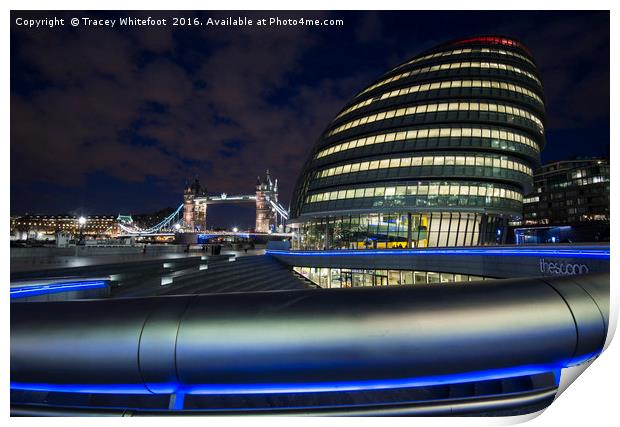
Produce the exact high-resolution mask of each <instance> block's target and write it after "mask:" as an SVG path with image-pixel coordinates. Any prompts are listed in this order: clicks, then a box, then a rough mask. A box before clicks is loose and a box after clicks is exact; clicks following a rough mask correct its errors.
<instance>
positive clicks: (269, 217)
mask: <svg viewBox="0 0 620 427" xmlns="http://www.w3.org/2000/svg"><path fill="white" fill-rule="evenodd" d="M224 203H254V204H255V205H256V224H255V227H254V230H255V231H256V232H258V233H267V232H269V231H270V230H271V226H272V225H274V226H276V227H277V226H278V225H284V221H286V220H287V219H288V211H287V210H286V209H285V208H284V207H282V206H281V205H280V204H279V203H278V180H277V179H276V180H275V181H272V180H271V175H270V174H269V170H267V174H266V176H265V178H261V177H258V178H257V181H256V191H255V193H254V194H242V195H228V194H227V193H221V194H220V195H217V196H209V195H207V191H206V188H204V187H202V186H201V184H200V181H199V180H198V178H196V179H194V182H193V183H192V184H190V185H187V186H186V187H185V191H184V192H183V222H184V226H185V228H186V229H187V230H188V231H204V230H206V229H207V206H208V205H214V204H224Z"/></svg>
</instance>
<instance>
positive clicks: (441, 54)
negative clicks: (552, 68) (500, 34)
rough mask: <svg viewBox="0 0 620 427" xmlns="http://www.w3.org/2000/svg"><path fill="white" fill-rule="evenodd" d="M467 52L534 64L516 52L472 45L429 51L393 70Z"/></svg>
mask: <svg viewBox="0 0 620 427" xmlns="http://www.w3.org/2000/svg"><path fill="white" fill-rule="evenodd" d="M469 53H495V54H499V55H506V56H514V57H515V58H519V59H522V60H524V61H526V62H529V63H530V64H532V65H533V66H536V65H535V64H534V62H532V60H531V59H530V58H528V57H526V56H524V55H521V54H519V53H517V52H512V51H509V50H504V49H493V48H489V47H474V48H467V49H455V50H446V51H443V52H437V53H431V54H430V55H424V56H421V57H419V58H415V59H412V60H411V61H407V62H405V63H404V64H401V65H399V66H397V67H395V68H394V70H397V69H399V68H402V67H405V66H407V65H409V64H415V63H416V62H420V61H426V60H427V59H435V58H443V57H445V56H452V55H463V54H469Z"/></svg>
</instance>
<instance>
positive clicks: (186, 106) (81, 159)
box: [11, 11, 609, 226]
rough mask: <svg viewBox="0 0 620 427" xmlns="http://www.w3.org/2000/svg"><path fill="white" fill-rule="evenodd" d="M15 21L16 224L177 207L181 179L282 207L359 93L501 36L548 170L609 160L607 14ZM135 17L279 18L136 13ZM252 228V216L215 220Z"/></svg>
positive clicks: (248, 211) (220, 211)
mask: <svg viewBox="0 0 620 427" xmlns="http://www.w3.org/2000/svg"><path fill="white" fill-rule="evenodd" d="M127 14H128V13H127V12H119V13H116V12H110V13H94V12H93V13H83V12H80V13H71V14H63V13H60V12H56V13H54V12H46V13H35V12H12V13H11V15H12V27H11V213H12V214H22V213H25V212H29V213H43V214H45V213H47V214H52V213H65V212H69V213H85V214H117V213H119V212H120V213H133V214H136V213H142V212H150V211H155V210H159V209H161V208H164V207H167V206H177V205H178V204H179V203H180V202H181V192H182V188H183V184H184V182H185V180H186V178H191V177H193V176H194V175H198V176H199V177H200V178H201V181H202V182H203V183H204V184H206V185H207V188H208V191H209V192H213V193H220V192H227V193H229V194H232V193H248V192H253V191H254V183H255V180H256V176H257V175H258V174H261V173H263V172H264V170H265V169H266V168H269V169H270V170H271V171H272V175H273V176H275V177H277V178H279V180H280V185H281V191H280V198H281V199H282V200H283V201H284V202H285V203H288V202H289V200H290V196H291V193H292V189H293V185H294V183H295V180H296V178H297V175H298V173H299V170H300V168H301V165H302V164H303V162H304V161H305V159H306V156H307V155H308V153H309V150H310V148H311V147H312V145H313V143H314V142H315V140H316V139H317V138H318V137H319V135H320V133H321V132H322V130H323V129H324V127H325V126H326V125H327V124H328V122H329V121H330V120H331V119H332V118H333V116H334V115H335V114H336V113H337V112H338V110H339V109H340V108H341V107H342V106H343V104H344V103H345V102H347V101H348V100H349V99H350V98H351V97H352V96H353V95H354V94H355V93H356V92H357V91H358V90H360V89H362V88H363V87H364V86H366V85H367V84H368V83H370V82H371V81H372V80H374V79H376V78H377V77H378V76H379V75H381V74H382V73H384V72H385V71H387V70H388V69H389V68H391V67H393V66H394V65H396V64H398V63H399V62H401V61H403V60H405V59H407V58H409V57H412V56H414V55H416V54H418V53H420V52H421V51H423V50H425V49H428V48H430V47H433V46H434V45H437V44H440V43H443V42H446V41H449V40H451V39H454V38H459V37H466V36H470V35H476V34H505V35H508V36H513V37H516V38H518V39H520V40H522V41H523V42H524V43H525V44H526V45H528V46H529V48H530V50H531V51H532V52H533V54H534V56H535V57H536V60H537V62H538V65H539V67H540V71H541V74H542V78H543V83H544V85H545V92H546V97H547V127H546V130H547V132H546V135H547V148H546V149H545V150H544V151H543V161H545V162H547V161H550V160H556V159H564V158H571V157H575V156H597V155H598V156H600V155H602V156H608V155H609V13H608V12H473V11H471V12H417V11H404V12H359V13H357V12H351V13H336V12H334V13H319V12H294V13H290V16H291V17H301V16H304V17H318V16H320V17H323V16H325V15H326V16H328V17H330V18H342V19H344V21H345V25H344V26H343V27H321V28H317V27H314V28H312V27H266V28H260V27H246V28H239V27H226V28H214V27H209V29H205V27H199V28H196V27H194V28H179V27H171V26H170V27H168V28H161V29H154V28H142V29H139V28H133V29H127V28H118V27H116V28H114V29H110V28H100V29H94V28H83V27H79V28H77V29H74V28H72V27H70V26H67V27H64V28H55V29H26V28H23V27H17V26H16V25H15V18H16V17H17V16H23V17H34V16H36V17H39V18H41V17H45V16H58V17H61V16H63V15H64V17H65V18H70V17H73V16H100V17H115V18H118V17H119V16H123V15H127ZM130 15H131V16H139V15H143V16H144V17H146V16H152V17H163V16H168V17H170V16H200V17H202V18H206V17H208V16H212V17H224V16H251V17H254V18H257V17H269V16H274V15H278V16H289V15H287V14H286V13H277V12H264V13H263V12H256V13H243V12H241V13H239V12H230V13H226V12H217V13H211V12H201V13H191V12H180V13H174V12H149V13H144V12H135V13H130ZM209 214H210V216H209V220H208V223H209V225H222V226H230V225H233V223H234V225H239V226H250V225H251V224H253V221H254V210H253V207H252V206H245V207H235V206H229V207H225V206H221V207H214V208H213V209H211V208H210V211H209Z"/></svg>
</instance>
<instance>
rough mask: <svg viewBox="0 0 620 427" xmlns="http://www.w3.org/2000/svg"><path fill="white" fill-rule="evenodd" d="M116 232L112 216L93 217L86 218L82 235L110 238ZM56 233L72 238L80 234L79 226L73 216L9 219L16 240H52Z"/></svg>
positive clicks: (36, 216) (31, 216)
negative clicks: (71, 236)
mask: <svg viewBox="0 0 620 427" xmlns="http://www.w3.org/2000/svg"><path fill="white" fill-rule="evenodd" d="M116 231H117V230H116V217H115V216H114V215H93V216H87V217H86V223H85V224H84V228H83V230H82V233H83V234H84V235H86V236H110V235H112V234H113V233H115V232H116ZM56 232H65V233H69V234H71V235H73V236H76V235H78V234H80V224H79V223H78V217H77V216H75V215H23V216H13V217H11V235H12V236H14V238H16V239H18V240H26V239H45V238H48V239H50V240H54V239H55V237H54V235H55V233H56Z"/></svg>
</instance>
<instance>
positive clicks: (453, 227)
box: [295, 212, 503, 250]
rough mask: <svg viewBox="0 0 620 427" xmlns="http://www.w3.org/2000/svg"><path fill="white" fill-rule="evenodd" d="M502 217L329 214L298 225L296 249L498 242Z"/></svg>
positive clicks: (372, 247) (389, 247)
mask: <svg viewBox="0 0 620 427" xmlns="http://www.w3.org/2000/svg"><path fill="white" fill-rule="evenodd" d="M502 233H503V221H502V218H501V217H499V216H495V215H482V214H475V213H462V212H434V213H428V214H412V213H407V212H395V213H390V214H384V213H377V214H360V215H343V216H336V217H334V216H330V217H326V218H322V219H317V220H315V221H308V222H306V223H304V224H302V225H301V227H300V229H299V233H298V237H297V238H296V241H295V245H296V247H297V248H298V249H314V250H316V249H324V248H330V249H334V248H335V249H399V248H426V247H436V246H476V245H482V244H498V243H501V242H502V237H503V236H502Z"/></svg>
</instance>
